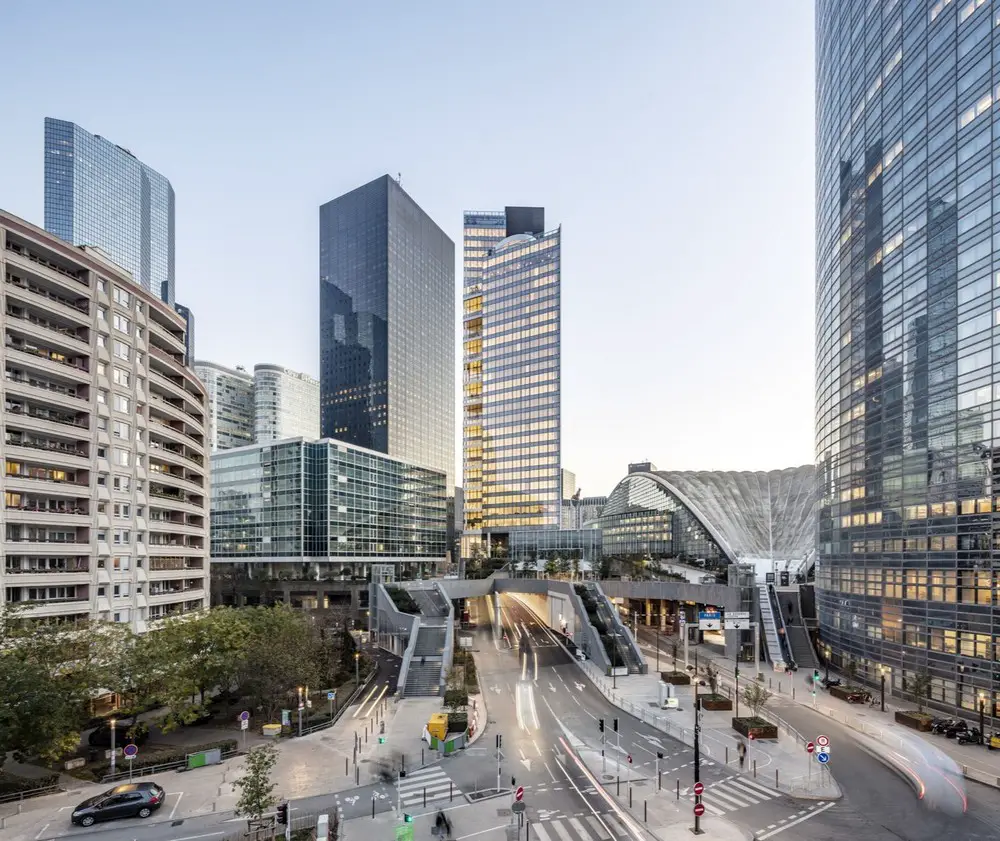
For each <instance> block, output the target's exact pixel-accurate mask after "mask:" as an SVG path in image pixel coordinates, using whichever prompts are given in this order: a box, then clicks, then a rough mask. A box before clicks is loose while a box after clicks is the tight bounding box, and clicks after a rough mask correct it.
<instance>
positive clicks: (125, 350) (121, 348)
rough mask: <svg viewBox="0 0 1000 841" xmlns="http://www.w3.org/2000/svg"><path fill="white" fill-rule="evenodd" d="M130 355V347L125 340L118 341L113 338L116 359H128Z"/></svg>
mask: <svg viewBox="0 0 1000 841" xmlns="http://www.w3.org/2000/svg"><path fill="white" fill-rule="evenodd" d="M131 355H132V348H131V347H129V346H128V345H127V344H125V342H119V341H118V340H117V339H115V356H116V357H118V359H124V360H126V361H127V360H128V359H129V358H130V357H131Z"/></svg>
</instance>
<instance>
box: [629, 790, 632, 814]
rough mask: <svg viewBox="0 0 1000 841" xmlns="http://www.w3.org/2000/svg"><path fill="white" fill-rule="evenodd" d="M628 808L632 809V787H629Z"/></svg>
mask: <svg viewBox="0 0 1000 841" xmlns="http://www.w3.org/2000/svg"><path fill="white" fill-rule="evenodd" d="M628 807H629V809H631V808H632V786H629V787H628Z"/></svg>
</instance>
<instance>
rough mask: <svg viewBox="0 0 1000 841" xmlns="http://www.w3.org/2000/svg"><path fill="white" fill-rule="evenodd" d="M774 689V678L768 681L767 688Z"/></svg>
mask: <svg viewBox="0 0 1000 841" xmlns="http://www.w3.org/2000/svg"><path fill="white" fill-rule="evenodd" d="M773 687H774V680H773V679H772V678H768V679H767V688H768V689H772V688H773Z"/></svg>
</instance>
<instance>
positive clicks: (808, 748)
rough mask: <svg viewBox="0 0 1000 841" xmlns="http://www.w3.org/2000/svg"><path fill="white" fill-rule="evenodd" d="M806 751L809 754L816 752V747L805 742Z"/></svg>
mask: <svg viewBox="0 0 1000 841" xmlns="http://www.w3.org/2000/svg"><path fill="white" fill-rule="evenodd" d="M806 750H807V751H808V752H809V753H812V752H813V751H814V750H816V745H814V744H813V743H812V742H806Z"/></svg>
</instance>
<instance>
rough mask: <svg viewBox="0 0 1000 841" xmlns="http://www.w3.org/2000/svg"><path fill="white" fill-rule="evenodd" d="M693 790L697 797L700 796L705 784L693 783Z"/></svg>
mask: <svg viewBox="0 0 1000 841" xmlns="http://www.w3.org/2000/svg"><path fill="white" fill-rule="evenodd" d="M693 791H694V793H695V794H696V795H698V797H701V795H702V794H703V793H704V791H705V784H704V783H695V784H694V789H693Z"/></svg>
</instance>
